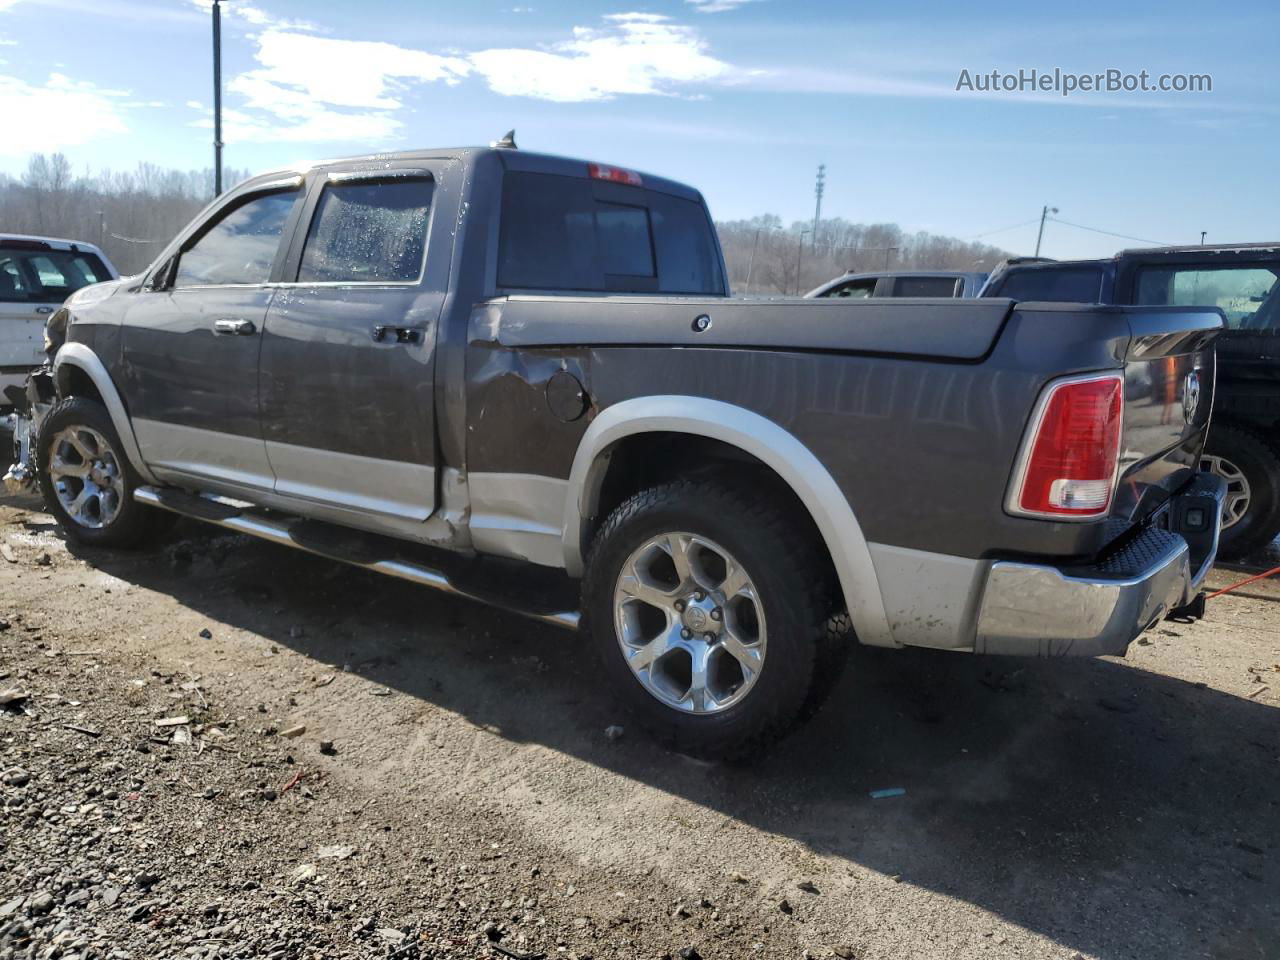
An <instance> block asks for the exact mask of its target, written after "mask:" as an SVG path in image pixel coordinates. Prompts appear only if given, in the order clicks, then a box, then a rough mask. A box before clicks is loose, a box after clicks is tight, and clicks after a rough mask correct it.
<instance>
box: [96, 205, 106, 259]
mask: <svg viewBox="0 0 1280 960" xmlns="http://www.w3.org/2000/svg"><path fill="white" fill-rule="evenodd" d="M106 243H107V215H106V213H105V212H103V211H102V210H99V211H98V249H99V250H101V249H102V248H103V247H104V246H106Z"/></svg>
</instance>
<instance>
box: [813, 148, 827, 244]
mask: <svg viewBox="0 0 1280 960" xmlns="http://www.w3.org/2000/svg"><path fill="white" fill-rule="evenodd" d="M826 179H827V165H826V164H825V163H820V164H818V181H817V183H815V184H814V187H813V195H814V196H815V197H817V198H818V202H817V204H816V205H815V206H814V208H813V249H814V251H815V252H816V251H817V249H818V221H819V220H821V219H822V191H823V188H824V186H825V183H826Z"/></svg>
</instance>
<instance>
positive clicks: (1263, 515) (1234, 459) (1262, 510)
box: [1200, 424, 1280, 559]
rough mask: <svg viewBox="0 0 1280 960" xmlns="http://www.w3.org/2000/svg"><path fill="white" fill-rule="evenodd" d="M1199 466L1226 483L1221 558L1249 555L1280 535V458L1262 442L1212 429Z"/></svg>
mask: <svg viewBox="0 0 1280 960" xmlns="http://www.w3.org/2000/svg"><path fill="white" fill-rule="evenodd" d="M1200 467H1201V469H1202V470H1205V471H1206V472H1208V473H1212V474H1214V475H1215V476H1219V477H1221V478H1222V479H1223V480H1225V481H1226V484H1227V497H1226V500H1224V501H1223V504H1222V539H1221V541H1220V545H1219V548H1218V549H1219V553H1220V554H1221V555H1222V556H1223V558H1224V559H1235V558H1239V557H1244V556H1247V555H1248V554H1250V553H1253V552H1254V551H1255V550H1258V549H1259V548H1261V547H1263V546H1265V545H1266V544H1267V543H1269V542H1270V541H1271V540H1273V539H1275V536H1276V534H1277V533H1280V458H1277V456H1276V451H1275V450H1274V449H1273V448H1272V447H1271V446H1270V445H1268V444H1267V443H1266V441H1264V440H1263V439H1262V438H1261V437H1259V436H1257V435H1256V434H1253V433H1251V432H1249V431H1247V430H1243V429H1241V428H1239V427H1235V426H1231V425H1227V424H1222V425H1218V424H1215V425H1214V426H1213V428H1212V429H1211V430H1210V431H1209V442H1208V443H1207V444H1206V446H1205V451H1204V456H1203V457H1202V458H1201V461H1200Z"/></svg>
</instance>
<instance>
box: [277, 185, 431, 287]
mask: <svg viewBox="0 0 1280 960" xmlns="http://www.w3.org/2000/svg"><path fill="white" fill-rule="evenodd" d="M433 189H434V183H433V181H432V180H431V178H430V177H427V176H416V177H395V178H384V179H373V180H363V179H362V180H355V181H349V182H341V181H340V182H337V183H329V184H326V185H325V188H324V193H323V194H321V196H320V202H319V204H318V205H317V206H316V212H315V215H314V216H313V217H312V220H311V228H310V230H308V232H307V240H306V245H305V246H304V247H303V249H302V262H301V264H300V265H299V267H298V282H299V283H408V282H414V281H416V280H417V279H418V278H419V277H420V276H421V275H422V264H423V255H424V253H425V251H426V241H427V220H428V218H429V216H430V214H431V197H432V192H433Z"/></svg>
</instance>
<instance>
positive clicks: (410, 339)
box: [369, 323, 422, 343]
mask: <svg viewBox="0 0 1280 960" xmlns="http://www.w3.org/2000/svg"><path fill="white" fill-rule="evenodd" d="M369 334H370V336H372V337H373V342H374V343H382V342H383V341H384V340H385V341H390V342H392V343H421V342H422V331H421V330H419V329H418V328H417V327H390V326H387V325H385V324H381V323H379V324H377V325H376V326H375V327H374V328H373V329H372V330H371V331H369Z"/></svg>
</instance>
